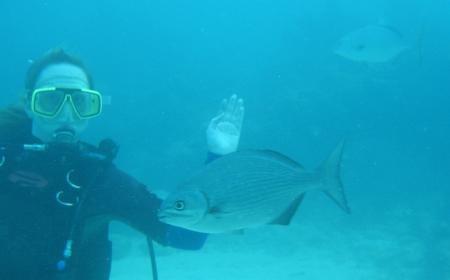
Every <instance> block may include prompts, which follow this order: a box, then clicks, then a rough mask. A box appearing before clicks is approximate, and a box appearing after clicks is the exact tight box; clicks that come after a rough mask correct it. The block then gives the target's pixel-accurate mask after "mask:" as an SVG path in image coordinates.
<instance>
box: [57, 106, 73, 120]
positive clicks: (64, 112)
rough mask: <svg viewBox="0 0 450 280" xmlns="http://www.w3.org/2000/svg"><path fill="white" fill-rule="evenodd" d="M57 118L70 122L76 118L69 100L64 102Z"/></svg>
mask: <svg viewBox="0 0 450 280" xmlns="http://www.w3.org/2000/svg"><path fill="white" fill-rule="evenodd" d="M59 119H60V120H61V121H65V122H72V121H74V120H75V119H76V116H75V112H74V111H73V108H72V106H71V105H70V104H69V102H66V103H65V104H64V105H63V108H62V109H61V112H59Z"/></svg>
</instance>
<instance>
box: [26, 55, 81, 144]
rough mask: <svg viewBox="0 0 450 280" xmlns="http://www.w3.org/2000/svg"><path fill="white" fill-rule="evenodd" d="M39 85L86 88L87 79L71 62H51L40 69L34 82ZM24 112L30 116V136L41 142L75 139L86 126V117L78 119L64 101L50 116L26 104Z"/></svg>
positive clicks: (72, 141) (71, 141) (38, 86)
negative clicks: (59, 108)
mask: <svg viewBox="0 0 450 280" xmlns="http://www.w3.org/2000/svg"><path fill="white" fill-rule="evenodd" d="M43 87H62V88H75V89H81V88H89V81H88V77H87V75H86V73H85V72H84V71H83V70H82V69H81V68H79V67H77V66H75V65H72V64H68V63H61V64H53V65H49V66H47V67H46V68H44V69H43V70H42V72H41V74H40V75H39V77H38V79H37V81H36V85H35V88H43ZM28 103H30V102H28ZM27 113H28V115H29V117H30V118H31V119H32V133H33V135H34V136H35V137H37V138H39V139H40V140H41V141H43V142H44V143H49V142H64V143H74V142H77V141H78V140H79V139H80V134H81V133H82V132H83V131H84V130H85V129H86V127H87V125H88V121H87V120H86V119H80V118H79V117H78V116H77V114H76V113H75V112H74V110H73V107H72V106H71V104H70V103H69V102H66V103H65V104H64V106H63V108H62V110H61V111H60V112H59V113H58V114H57V115H56V116H55V117H53V118H47V117H43V116H40V115H38V114H36V113H33V112H32V111H31V109H30V104H28V106H27Z"/></svg>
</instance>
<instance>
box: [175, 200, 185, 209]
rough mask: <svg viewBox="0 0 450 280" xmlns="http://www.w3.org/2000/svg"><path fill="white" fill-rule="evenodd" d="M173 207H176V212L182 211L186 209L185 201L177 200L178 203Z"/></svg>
mask: <svg viewBox="0 0 450 280" xmlns="http://www.w3.org/2000/svg"><path fill="white" fill-rule="evenodd" d="M173 206H174V208H175V210H179V211H181V210H183V209H184V201H182V200H177V201H175V203H174V205H173Z"/></svg>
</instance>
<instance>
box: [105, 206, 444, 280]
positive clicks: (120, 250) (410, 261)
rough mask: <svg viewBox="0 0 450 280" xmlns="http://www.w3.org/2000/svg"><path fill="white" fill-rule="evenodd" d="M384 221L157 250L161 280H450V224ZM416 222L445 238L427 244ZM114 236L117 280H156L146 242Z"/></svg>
mask: <svg viewBox="0 0 450 280" xmlns="http://www.w3.org/2000/svg"><path fill="white" fill-rule="evenodd" d="M386 214H387V215H386V217H389V220H385V221H383V222H382V223H369V222H366V223H364V222H363V223H361V222H354V221H353V222H351V221H349V218H348V217H346V216H345V215H343V214H342V215H339V214H338V215H332V214H331V213H330V214H329V215H328V216H327V217H324V216H323V215H321V216H320V219H314V217H312V216H308V217H306V218H305V217H296V218H295V219H294V221H293V222H292V224H291V225H290V226H288V227H285V226H264V227H261V228H258V229H249V230H246V231H245V233H244V234H241V235H240V234H218V235H210V236H209V238H208V240H207V242H206V244H205V246H204V247H203V248H202V249H201V250H199V251H183V250H177V249H173V248H163V247H161V246H156V252H157V262H158V272H159V279H160V280H166V279H170V280H178V279H196V280H211V279H216V280H225V279H227V280H228V279H249V280H252V279H258V280H261V279H278V280H284V279H286V280H287V279H289V280H292V279H302V280H303V279H304V280H325V279H327V280H329V279H345V280H352V279H355V280H356V279H374V280H384V279H386V280H392V279H430V280H431V279H433V280H450V224H449V223H448V222H446V221H438V220H435V221H431V220H432V219H431V217H429V216H426V214H423V213H422V214H420V215H418V213H415V212H414V210H411V209H404V208H401V207H399V208H398V209H391V210H389V213H386ZM424 215H425V216H424ZM356 218H357V217H356ZM350 220H352V219H350ZM418 223H427V224H424V225H423V227H424V228H427V227H433V228H435V229H436V227H438V228H439V231H440V232H441V234H438V235H437V236H435V237H436V238H437V239H436V238H434V239H429V238H426V237H424V236H427V233H426V232H425V233H423V232H421V231H420V230H417V224H418ZM447 233H449V234H447ZM428 235H429V234H428ZM110 237H111V239H112V241H113V244H114V245H113V266H112V273H111V279H112V280H125V279H136V280H140V279H142V280H144V279H145V280H149V279H152V276H151V268H150V267H151V264H150V258H149V255H148V250H147V244H146V240H145V238H144V237H143V236H142V235H140V234H139V233H136V232H132V231H131V230H129V229H125V228H123V226H121V225H113V226H112V231H111V236H110ZM430 258H432V260H430ZM430 277H431V278H430Z"/></svg>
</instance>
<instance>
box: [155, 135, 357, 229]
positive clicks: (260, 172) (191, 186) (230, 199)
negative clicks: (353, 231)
mask: <svg viewBox="0 0 450 280" xmlns="http://www.w3.org/2000/svg"><path fill="white" fill-rule="evenodd" d="M342 148H343V144H342V143H341V144H339V145H338V147H337V148H336V149H335V151H334V152H333V153H332V154H331V156H330V157H329V159H328V160H327V161H325V162H324V163H323V164H322V165H321V166H320V167H319V168H317V169H316V170H314V171H306V170H305V169H304V168H303V167H301V166H300V165H299V164H298V163H296V162H295V161H293V160H291V159H289V158H287V157H286V156H284V155H282V154H280V153H277V152H274V151H268V150H265V151H257V150H255V151H242V152H236V153H233V154H230V155H227V156H224V157H222V158H220V159H218V160H216V161H214V162H212V163H211V164H209V165H207V166H206V167H205V168H204V169H203V170H201V171H200V172H199V173H198V174H196V175H195V176H193V177H192V178H190V179H189V180H188V181H187V182H185V183H184V184H181V186H180V187H179V189H178V190H177V191H175V192H174V193H172V194H170V195H169V196H168V197H167V199H166V200H165V201H164V202H163V204H162V206H161V210H160V213H159V218H160V220H161V221H163V222H165V223H168V224H172V225H176V226H180V227H184V228H187V229H191V230H195V231H200V232H207V233H220V232H228V231H234V230H240V229H244V228H249V227H255V226H260V225H264V224H281V225H288V224H289V223H290V221H291V219H292V217H293V215H294V214H295V212H296V210H297V208H298V206H299V205H300V203H301V202H302V200H303V197H304V193H305V192H307V191H310V190H322V191H324V192H325V193H326V194H327V195H328V196H330V197H331V198H332V199H333V200H334V201H335V202H336V203H337V204H338V205H339V206H340V207H341V208H342V209H343V210H344V211H345V212H347V213H349V212H350V209H349V208H348V206H347V201H346V198H345V195H344V191H343V187H342V184H341V181H340V177H339V170H340V159H341V155H342Z"/></svg>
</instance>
